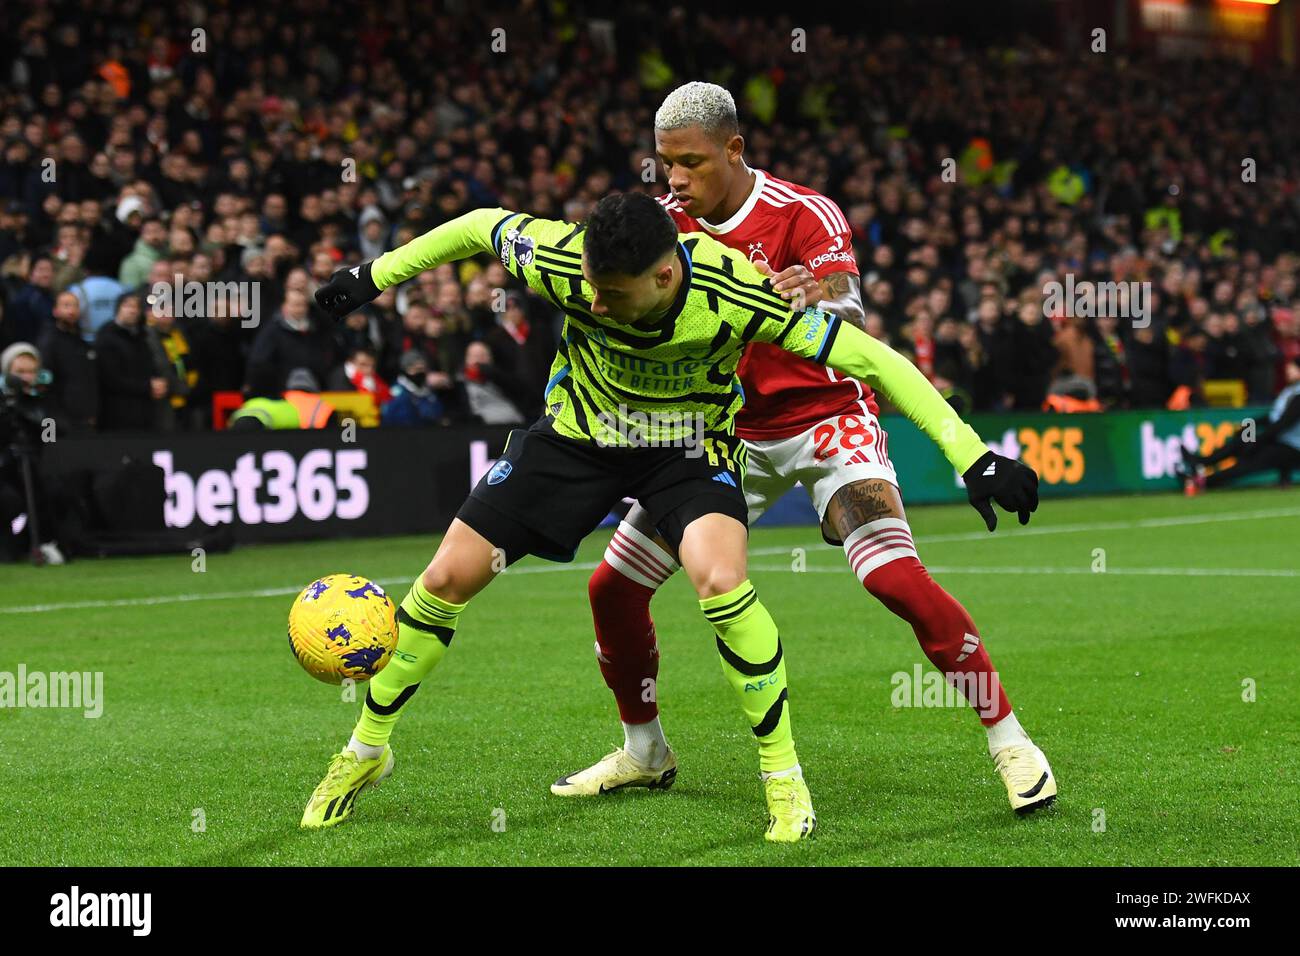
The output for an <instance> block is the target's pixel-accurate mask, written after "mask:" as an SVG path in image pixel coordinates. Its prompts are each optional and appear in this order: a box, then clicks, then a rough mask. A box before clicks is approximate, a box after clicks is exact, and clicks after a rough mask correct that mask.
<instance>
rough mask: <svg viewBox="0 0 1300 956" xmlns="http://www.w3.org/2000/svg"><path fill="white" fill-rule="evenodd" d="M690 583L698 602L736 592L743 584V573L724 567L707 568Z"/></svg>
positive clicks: (739, 569) (741, 570)
mask: <svg viewBox="0 0 1300 956" xmlns="http://www.w3.org/2000/svg"><path fill="white" fill-rule="evenodd" d="M691 583H693V584H694V585H695V593H696V594H698V595H699V597H700V600H704V599H705V598H711V597H717V596H718V595H719V594H727V593H729V592H731V591H734V590H736V588H738V587H740V586H741V585H742V584H744V583H745V571H744V569H743V568H733V567H728V566H726V565H723V566H720V567H716V568H709V569H708V570H706V571H705V572H704V573H703V574H701V575H699V576H697V577H695V578H693V579H692V582H691Z"/></svg>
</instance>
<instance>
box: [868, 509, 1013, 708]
mask: <svg viewBox="0 0 1300 956" xmlns="http://www.w3.org/2000/svg"><path fill="white" fill-rule="evenodd" d="M844 549H845V552H846V553H847V554H848V556H849V563H850V564H852V565H853V569H854V571H855V572H856V573H857V575H858V579H859V580H861V581H862V583H863V585H865V587H866V589H867V590H868V591H870V592H871V593H872V594H873V595H874V596H875V597H876V598H877V599H878V600H879V601H880V603H881V604H883V605H885V607H887V608H889V610H891V611H893V612H894V613H895V614H897V615H898V616H899V617H901V618H902V619H903V620H905V621H907V623H909V624H911V625H912V630H913V631H914V632H915V633H916V639H917V640H918V641H919V642H920V644H921V650H923V651H924V652H925V656H926V657H928V658H929V659H930V663H931V664H933V665H934V666H935V667H936V668H938V670H939V671H940V673H942V674H943V675H944V676H945V677H946V678H947V679H948V680H949V681H950V682H954V683H955V684H956V686H957V687H958V689H959V690H961V691H962V693H963V694H965V696H966V699H967V700H968V701H970V704H971V706H972V707H974V708H975V712H976V713H977V714H979V718H980V722H981V723H982V724H984V725H985V726H986V727H987V726H989V725H991V724H996V723H997V722H998V721H999V720H1001V719H1002V718H1003V717H1005V716H1006V715H1007V714H1009V713H1011V703H1010V701H1008V700H1007V695H1006V691H1004V690H1003V689H1002V682H1001V681H1000V680H999V679H998V673H997V671H996V670H994V669H993V662H992V661H991V660H989V655H988V651H986V650H985V649H984V643H983V642H982V641H981V640H980V636H979V631H978V630H977V629H976V627H975V622H974V621H973V620H971V616H970V614H968V613H967V611H966V609H965V608H964V607H962V606H961V603H960V602H959V601H958V600H957V599H956V598H954V597H953V596H952V595H951V594H949V593H948V592H947V591H945V590H944V589H943V588H941V587H940V586H939V584H938V582H936V581H935V580H934V578H932V577H930V572H929V571H927V570H926V569H925V565H923V564H921V561H920V558H919V557H917V555H916V549H915V547H914V545H913V544H912V535H911V531H910V530H909V529H908V527H907V524H906V522H904V521H902V520H900V519H895V518H886V519H883V520H881V521H873V522H871V523H870V524H869V525H864V526H863V527H862V528H859V529H858V530H857V531H855V532H854V533H853V534H852V535H850V536H849V540H847V541H846V542H845V543H844Z"/></svg>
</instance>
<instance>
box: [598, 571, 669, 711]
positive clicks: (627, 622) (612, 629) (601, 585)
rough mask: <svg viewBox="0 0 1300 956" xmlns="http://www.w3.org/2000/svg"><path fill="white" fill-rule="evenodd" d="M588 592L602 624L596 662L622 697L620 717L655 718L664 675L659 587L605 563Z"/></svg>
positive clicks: (620, 699) (615, 695) (608, 681)
mask: <svg viewBox="0 0 1300 956" xmlns="http://www.w3.org/2000/svg"><path fill="white" fill-rule="evenodd" d="M587 593H588V596H589V597H590V598H591V618H592V622H593V623H594V624H595V625H596V660H597V662H598V663H599V664H600V672H601V674H602V675H604V677H605V683H606V684H607V685H608V686H609V689H610V690H612V691H613V692H614V699H615V700H617V701H618V715H619V718H620V719H621V720H622V721H623V723H625V724H643V723H645V722H646V721H649V720H654V719H655V718H656V717H657V716H659V705H658V703H657V702H656V700H657V697H658V693H657V691H656V688H655V683H654V682H655V681H656V680H657V679H658V677H659V643H658V641H657V640H656V639H655V625H654V621H653V620H652V619H651V618H650V599H651V598H652V597H654V593H655V592H654V588H650V587H647V586H646V585H644V584H639V583H638V582H636V581H633V580H631V579H629V578H627V577H625V576H624V575H623V574H622V573H620V572H619V571H618V570H616V569H615V568H614V567H612V566H611V565H610V564H609V563H608V562H607V561H602V562H601V563H600V567H598V568H596V570H595V571H593V572H592V575H591V581H590V582H589V583H588V585H587ZM647 681H648V682H649V683H647Z"/></svg>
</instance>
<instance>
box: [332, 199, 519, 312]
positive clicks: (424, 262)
mask: <svg viewBox="0 0 1300 956" xmlns="http://www.w3.org/2000/svg"><path fill="white" fill-rule="evenodd" d="M510 215H511V213H509V212H508V211H506V210H505V209H475V210H474V211H473V212H467V213H465V215H463V216H457V217H456V218H455V219H452V220H451V221H449V222H445V223H443V224H442V225H441V226H437V227H435V228H433V229H430V230H429V231H428V232H426V233H425V234H424V235H422V236H417V237H416V238H414V239H412V240H411V241H410V242H408V243H406V244H405V245H403V246H399V247H398V248H396V249H393V250H392V251H390V252H385V253H384V254H383V255H382V256H380V257H379V258H378V259H372V260H371V261H369V262H363V263H361V265H359V266H352V267H351V268H347V269H340V270H338V271H337V272H335V273H334V274H333V275H332V276H330V280H329V282H327V283H325V284H324V285H323V286H321V287H320V288H319V289H317V290H316V302H317V304H319V305H320V307H321V308H322V309H324V310H325V311H326V312H328V313H329V314H330V315H331V316H333V317H334V318H336V319H341V318H343V316H345V315H347V314H348V313H349V312H353V311H355V310H356V309H359V308H361V306H363V305H365V304H366V303H367V302H369V301H371V300H372V299H374V298H375V297H376V296H378V295H379V293H381V292H383V291H384V290H385V289H387V288H388V287H389V286H391V285H396V284H397V283H399V282H405V281H406V280H407V279H409V278H411V277H412V276H414V275H418V274H419V273H421V272H423V271H425V270H426V269H433V268H435V267H437V266H440V265H442V264H443V263H444V262H454V261H455V260H457V259H465V258H467V257H469V256H473V255H477V254H479V253H481V252H494V251H495V249H494V248H493V244H492V230H493V229H494V228H495V227H496V225H497V223H499V222H501V221H502V220H503V219H505V218H507V217H508V216H510Z"/></svg>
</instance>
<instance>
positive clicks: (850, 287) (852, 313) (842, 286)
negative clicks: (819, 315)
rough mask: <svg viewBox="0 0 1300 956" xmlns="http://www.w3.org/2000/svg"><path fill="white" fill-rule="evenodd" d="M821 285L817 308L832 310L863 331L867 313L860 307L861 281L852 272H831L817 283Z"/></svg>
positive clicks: (865, 325)
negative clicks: (820, 295)
mask: <svg viewBox="0 0 1300 956" xmlns="http://www.w3.org/2000/svg"><path fill="white" fill-rule="evenodd" d="M818 285H819V286H820V287H821V293H822V297H821V301H820V302H818V303H817V307H818V308H819V309H824V310H825V311H827V312H834V313H835V314H836V315H838V316H839V317H840V318H841V319H843V320H844V321H845V322H847V323H849V324H850V325H856V326H857V327H858V328H860V329H862V330H863V331H864V332H865V331H866V327H867V313H866V310H865V309H864V308H863V307H862V283H861V282H860V281H859V280H858V277H857V275H856V274H854V273H852V272H832V273H831V274H830V275H828V276H824V277H823V278H822V280H821V282H819V283H818Z"/></svg>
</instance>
